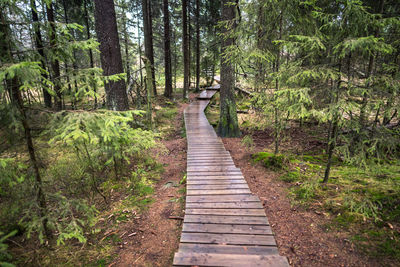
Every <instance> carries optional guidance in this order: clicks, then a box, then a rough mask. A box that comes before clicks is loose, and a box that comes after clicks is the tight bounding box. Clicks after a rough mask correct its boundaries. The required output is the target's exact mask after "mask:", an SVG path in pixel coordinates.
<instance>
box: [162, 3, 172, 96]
mask: <svg viewBox="0 0 400 267" xmlns="http://www.w3.org/2000/svg"><path fill="white" fill-rule="evenodd" d="M164 61H165V91H164V96H166V97H169V98H171V97H172V73H171V35H170V32H169V10H168V0H164Z"/></svg>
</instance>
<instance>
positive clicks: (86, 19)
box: [84, 0, 97, 108]
mask: <svg viewBox="0 0 400 267" xmlns="http://www.w3.org/2000/svg"><path fill="white" fill-rule="evenodd" d="M87 6H88V2H87V0H85V3H84V14H85V23H86V35H87V39H88V40H89V39H90V38H92V37H91V34H90V23H89V14H88V10H87ZM89 63H90V68H94V60H93V51H92V49H89ZM92 86H93V91H94V108H97V82H96V81H95V80H94V79H93V81H92Z"/></svg>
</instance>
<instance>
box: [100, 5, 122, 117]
mask: <svg viewBox="0 0 400 267" xmlns="http://www.w3.org/2000/svg"><path fill="white" fill-rule="evenodd" d="M94 4H95V13H94V15H95V23H96V33H97V38H98V40H99V43H100V60H101V66H102V68H103V71H104V75H105V76H110V75H114V74H119V73H123V72H124V69H123V67H122V57H121V47H120V44H119V39H118V29H117V21H116V16H115V8H114V1H113V0H95V1H94ZM104 87H105V91H106V98H107V108H108V109H110V110H128V109H129V104H128V95H127V93H126V84H125V81H124V80H119V81H109V82H106V83H105V84H104Z"/></svg>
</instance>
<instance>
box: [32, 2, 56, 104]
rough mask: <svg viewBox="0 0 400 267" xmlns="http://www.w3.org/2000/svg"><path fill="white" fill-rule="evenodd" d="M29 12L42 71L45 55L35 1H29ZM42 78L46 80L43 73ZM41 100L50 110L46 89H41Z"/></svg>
mask: <svg viewBox="0 0 400 267" xmlns="http://www.w3.org/2000/svg"><path fill="white" fill-rule="evenodd" d="M31 10H32V21H33V27H34V29H35V45H36V49H37V50H38V53H39V55H40V64H41V65H42V68H43V69H46V63H45V61H46V60H45V54H44V49H43V41H42V34H41V32H40V25H39V17H38V13H37V10H36V3H35V0H31ZM42 75H43V78H45V79H47V78H48V77H47V74H45V73H43V74H42ZM43 99H44V105H45V106H46V107H47V108H51V95H50V94H49V92H48V91H47V90H46V88H43Z"/></svg>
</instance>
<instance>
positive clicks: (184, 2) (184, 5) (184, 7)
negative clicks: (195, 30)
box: [182, 0, 190, 99]
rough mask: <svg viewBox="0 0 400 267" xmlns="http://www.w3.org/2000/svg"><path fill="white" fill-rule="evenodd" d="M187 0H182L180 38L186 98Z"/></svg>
mask: <svg viewBox="0 0 400 267" xmlns="http://www.w3.org/2000/svg"><path fill="white" fill-rule="evenodd" d="M187 9H188V0H182V27H183V28H182V39H183V47H182V49H183V98H184V99H187V98H188V92H189V86H190V80H189V75H190V74H189V71H190V70H189V68H190V66H189V64H190V62H189V60H190V59H189V57H190V55H189V35H188V22H187V17H188V16H187Z"/></svg>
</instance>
